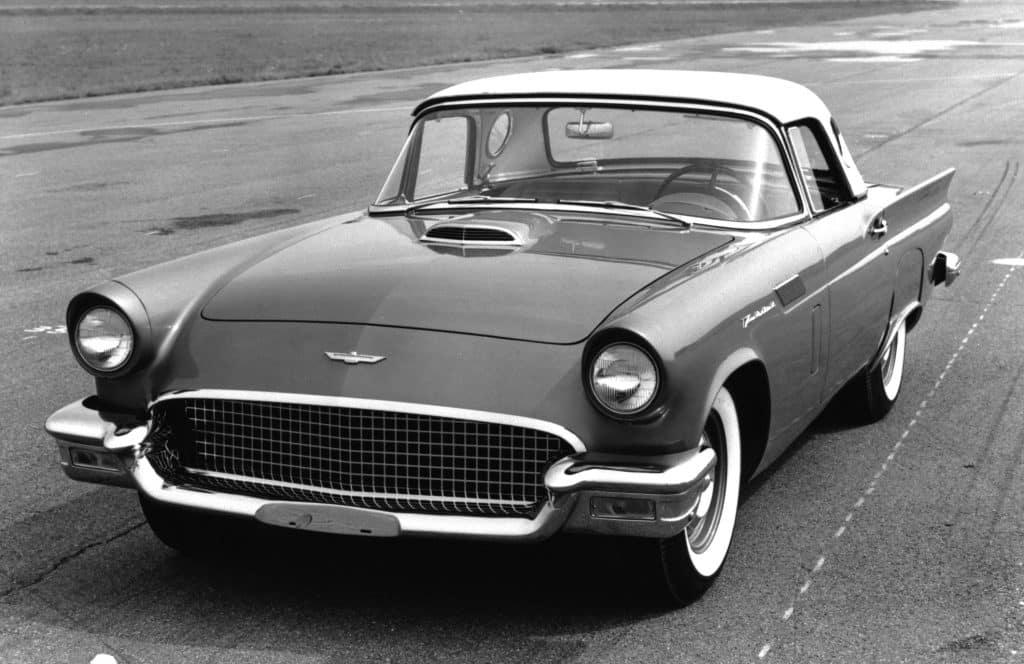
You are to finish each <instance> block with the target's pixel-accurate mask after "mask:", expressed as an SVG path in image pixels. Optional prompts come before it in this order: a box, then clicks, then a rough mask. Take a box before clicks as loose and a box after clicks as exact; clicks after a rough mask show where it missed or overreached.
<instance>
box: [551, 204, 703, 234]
mask: <svg viewBox="0 0 1024 664" xmlns="http://www.w3.org/2000/svg"><path fill="white" fill-rule="evenodd" d="M558 203H560V204H562V205H583V206H587V207H600V208H609V209H613V210H616V209H617V210H638V211H640V212H649V213H651V214H653V215H655V216H657V217H661V218H662V219H666V220H668V221H674V222H677V223H680V224H682V225H683V227H684V228H690V227H691V226H693V222H692V221H690V220H689V219H687V218H686V217H682V216H679V215H675V214H672V213H671V212H664V211H662V210H657V209H655V208H652V207H651V206H650V205H637V204H636V203H624V202H622V201H588V200H572V199H566V198H561V199H559V200H558Z"/></svg>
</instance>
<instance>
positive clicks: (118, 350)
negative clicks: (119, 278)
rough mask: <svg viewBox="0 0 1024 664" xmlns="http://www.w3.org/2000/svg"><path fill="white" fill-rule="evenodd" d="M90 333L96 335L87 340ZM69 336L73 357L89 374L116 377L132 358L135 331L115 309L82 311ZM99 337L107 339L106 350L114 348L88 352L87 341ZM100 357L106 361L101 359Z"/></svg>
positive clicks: (98, 306) (100, 307)
mask: <svg viewBox="0 0 1024 664" xmlns="http://www.w3.org/2000/svg"><path fill="white" fill-rule="evenodd" d="M83 326H87V327H83ZM93 331H99V334H98V335H96V336H91V333H92V332H93ZM70 332H71V339H72V343H73V344H74V349H75V354H76V356H77V357H78V359H79V360H80V361H81V362H82V363H84V364H85V365H86V367H87V368H88V369H89V370H90V371H92V372H93V373H97V374H101V375H110V374H114V373H117V372H118V371H119V370H121V369H123V368H124V367H125V366H127V365H128V363H129V362H131V360H132V357H133V356H134V354H135V342H136V336H137V335H136V334H135V330H134V329H133V328H132V324H131V321H129V320H128V317H127V316H126V315H125V314H124V313H123V312H122V311H121V310H120V309H118V308H117V307H115V306H110V305H107V304H95V305H93V306H91V307H89V308H87V309H85V310H84V311H83V312H82V314H81V315H80V316H79V317H78V320H77V321H76V322H75V327H74V329H73V330H70ZM103 337H106V338H107V344H106V346H110V345H111V344H114V345H113V346H112V347H110V348H109V350H104V351H97V350H95V349H91V348H89V345H88V341H90V340H92V339H97V338H103ZM83 340H84V342H83ZM104 355H107V356H108V359H104V358H103V356H104ZM111 360H113V361H111Z"/></svg>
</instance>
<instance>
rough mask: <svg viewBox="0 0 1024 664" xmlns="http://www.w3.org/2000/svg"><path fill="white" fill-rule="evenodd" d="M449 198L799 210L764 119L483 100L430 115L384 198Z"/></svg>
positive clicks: (745, 214) (707, 211) (752, 216)
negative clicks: (492, 103) (505, 104)
mask: <svg viewBox="0 0 1024 664" xmlns="http://www.w3.org/2000/svg"><path fill="white" fill-rule="evenodd" d="M467 197H469V198H467ZM450 199H456V200H458V201H460V202H466V201H467V200H472V201H473V202H475V203H486V202H487V201H488V200H491V202H494V203H504V204H508V203H510V202H536V203H541V204H544V203H550V204H557V203H563V204H570V203H571V204H587V203H588V202H592V203H594V204H602V205H603V206H604V207H605V208H606V209H614V207H612V206H609V203H620V204H623V205H629V206H637V207H642V208H648V207H649V208H652V209H654V210H660V211H663V212H667V213H671V214H678V215H686V216H690V217H699V218H705V219H711V220H716V221H726V222H755V221H768V220H772V219H779V218H784V217H789V216H792V215H794V214H797V213H798V212H799V211H800V205H799V203H798V199H797V196H796V194H795V193H794V189H793V185H792V182H791V179H790V178H789V175H788V173H787V170H786V168H785V166H784V162H783V159H782V153H781V151H780V149H779V146H778V144H777V142H776V141H775V139H774V138H773V136H772V134H771V133H770V132H769V131H768V130H767V129H765V128H764V127H763V126H762V125H760V124H758V123H756V122H752V121H749V120H746V119H743V118H738V117H734V116H729V115H718V114H713V113H704V112H702V113H694V112H691V111H686V112H683V111H671V110H652V109H635V108H621V107H612V106H575V105H573V106H513V107H495V106H482V107H477V108H458V109H448V110H440V111H435V112H434V113H430V114H427V115H425V116H423V117H422V118H420V120H419V121H418V122H417V123H416V124H415V126H414V127H413V129H412V131H411V132H410V134H409V138H408V140H407V141H406V144H405V147H404V148H403V149H402V152H401V154H400V155H399V158H398V161H397V162H396V164H395V166H394V168H392V170H391V174H390V175H389V176H388V179H387V181H386V183H385V185H384V188H383V189H382V190H381V193H380V196H379V197H378V198H377V201H376V203H375V205H378V206H394V205H407V204H421V203H429V202H433V201H437V202H443V201H445V200H450ZM494 199H498V200H494Z"/></svg>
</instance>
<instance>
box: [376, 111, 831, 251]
mask: <svg viewBox="0 0 1024 664" xmlns="http://www.w3.org/2000/svg"><path fill="white" fill-rule="evenodd" d="M582 103H586V104H600V105H602V106H620V107H626V108H638V107H640V108H650V109H661V110H671V111H681V112H694V113H711V114H715V113H717V114H719V115H721V114H726V115H732V116H735V117H741V118H744V119H747V120H750V121H751V122H756V123H757V124H759V125H761V126H762V127H764V128H765V129H766V130H767V131H768V133H769V134H771V136H772V137H773V138H774V139H775V142H776V147H778V149H779V152H780V153H781V156H782V160H783V165H784V166H785V168H786V171H787V173H786V174H787V176H788V177H789V184H790V188H791V189H792V190H793V194H794V197H795V198H796V202H797V204H798V205H799V206H800V210H798V211H797V212H796V213H794V214H792V215H789V216H786V217H780V218H778V219H769V220H765V221H750V222H742V223H729V222H726V221H721V220H713V219H705V218H703V217H692V219H693V221H694V223H695V224H696V225H699V226H707V227H711V228H721V229H726V230H738V231H744V230H752V231H772V230H778V229H782V228H786V227H788V226H793V225H795V224H798V223H802V222H804V221H806V220H807V219H810V218H811V216H812V215H811V213H810V205H809V202H808V200H807V196H806V192H805V191H804V188H803V183H802V181H801V179H800V173H799V170H797V165H796V163H795V162H794V160H793V154H792V151H791V149H790V147H791V146H790V144H789V141H788V139H787V137H786V135H785V132H783V131H782V128H781V126H780V124H779V121H778V120H776V119H775V118H774V117H772V116H771V115H769V114H767V113H762V112H758V111H757V110H756V109H747V108H742V107H738V106H736V107H734V106H724V105H720V104H714V103H709V104H701V103H699V102H693V101H670V100H658V99H650V100H648V99H622V98H615V97H602V96H593V97H591V96H580V95H567V96H561V95H545V96H536V97H534V96H525V97H521V96H514V95H513V96H503V97H497V96H495V97H475V98H468V99H449V100H443V99H442V100H438V101H437V102H434V103H431V104H429V105H426V106H424V107H423V108H420V109H419V113H417V114H416V115H415V116H414V118H413V124H412V126H410V128H409V129H410V131H411V130H412V128H413V127H415V126H416V122H418V121H419V120H420V118H421V117H422V116H423V115H424V114H426V113H433V112H435V111H441V110H446V109H452V110H456V109H460V108H465V107H470V106H517V105H518V106H531V105H543V104H566V105H571V104H582ZM439 202H441V203H443V202H444V201H439ZM411 205H412V204H409V205H370V206H369V208H368V210H367V211H368V212H369V213H371V214H390V213H398V214H401V213H404V212H406V210H408V208H409V207H410V206H411ZM519 205H523V206H524V207H523V208H522V209H528V210H529V209H532V210H550V209H552V208H553V207H554V208H555V209H565V208H564V207H562V206H557V205H553V204H541V203H529V204H502V205H501V207H504V208H511V209H519ZM531 205H532V206H534V207H525V206H531ZM459 207H470V206H469V205H464V204H459ZM492 207H493V204H492ZM584 210H589V211H590V212H594V208H584ZM572 211H577V210H575V209H573V210H572ZM603 212H614V213H615V214H620V213H622V212H628V210H619V209H615V210H608V211H603Z"/></svg>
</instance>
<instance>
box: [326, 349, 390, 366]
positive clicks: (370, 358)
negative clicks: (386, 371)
mask: <svg viewBox="0 0 1024 664" xmlns="http://www.w3.org/2000/svg"><path fill="white" fill-rule="evenodd" d="M324 355H326V356H327V359H329V360H333V361H334V362H344V363H345V364H377V363H378V362H380V361H382V360H384V359H385V357H386V356H385V355H361V354H359V353H357V352H355V351H352V352H351V353H332V352H331V351H327V352H325V353H324Z"/></svg>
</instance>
